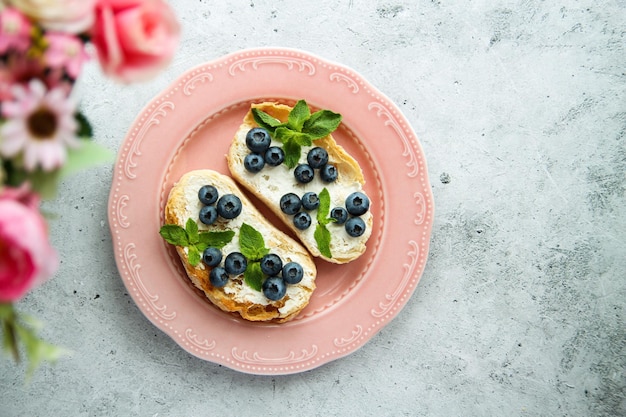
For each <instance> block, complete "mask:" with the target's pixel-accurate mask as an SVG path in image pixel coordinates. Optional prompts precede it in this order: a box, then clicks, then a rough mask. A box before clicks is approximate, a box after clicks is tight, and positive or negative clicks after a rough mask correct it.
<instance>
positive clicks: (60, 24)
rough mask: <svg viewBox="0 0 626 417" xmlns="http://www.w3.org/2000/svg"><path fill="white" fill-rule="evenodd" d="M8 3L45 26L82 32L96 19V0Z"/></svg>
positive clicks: (15, 0) (63, 30)
mask: <svg viewBox="0 0 626 417" xmlns="http://www.w3.org/2000/svg"><path fill="white" fill-rule="evenodd" d="M6 2H7V3H8V4H10V5H12V6H14V7H15V8H17V9H19V10H20V11H21V12H22V13H24V14H25V15H26V16H28V17H30V18H31V19H33V20H36V21H38V22H39V23H40V24H41V25H42V26H43V27H44V28H46V29H50V30H58V31H62V32H69V33H80V32H83V31H86V30H87V29H89V28H90V27H91V25H92V24H93V21H94V13H95V0H8V1H6Z"/></svg>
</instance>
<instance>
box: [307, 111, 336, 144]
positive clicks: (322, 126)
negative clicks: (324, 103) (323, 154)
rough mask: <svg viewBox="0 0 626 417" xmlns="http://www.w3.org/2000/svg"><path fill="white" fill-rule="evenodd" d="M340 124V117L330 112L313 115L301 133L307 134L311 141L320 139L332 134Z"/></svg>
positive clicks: (319, 112) (318, 112) (317, 112)
mask: <svg viewBox="0 0 626 417" xmlns="http://www.w3.org/2000/svg"><path fill="white" fill-rule="evenodd" d="M340 123H341V115H340V114H339V113H334V112H332V111H330V110H320V111H316V112H315V113H313V114H312V115H311V116H310V117H309V118H308V119H307V121H306V122H304V125H303V126H302V133H308V134H309V135H311V137H312V138H313V139H320V138H323V137H325V136H328V135H329V134H331V133H332V132H334V131H335V130H336V129H337V128H338V127H339V124H340Z"/></svg>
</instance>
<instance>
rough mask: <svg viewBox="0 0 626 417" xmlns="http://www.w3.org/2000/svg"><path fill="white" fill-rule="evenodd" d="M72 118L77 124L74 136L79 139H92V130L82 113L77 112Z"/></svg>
mask: <svg viewBox="0 0 626 417" xmlns="http://www.w3.org/2000/svg"><path fill="white" fill-rule="evenodd" d="M74 118H75V119H76V121H77V122H78V131H77V132H76V136H78V137H79V138H90V139H91V137H93V128H92V127H91V124H90V123H89V120H87V117H86V116H85V115H84V114H83V113H81V112H78V113H76V114H75V115H74Z"/></svg>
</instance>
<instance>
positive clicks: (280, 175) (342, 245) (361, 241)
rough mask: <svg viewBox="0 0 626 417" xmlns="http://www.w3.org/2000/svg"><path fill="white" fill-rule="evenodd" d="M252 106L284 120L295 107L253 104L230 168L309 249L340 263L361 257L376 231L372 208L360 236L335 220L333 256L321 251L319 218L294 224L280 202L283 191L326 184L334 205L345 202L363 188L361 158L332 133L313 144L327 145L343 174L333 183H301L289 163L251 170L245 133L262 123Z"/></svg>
mask: <svg viewBox="0 0 626 417" xmlns="http://www.w3.org/2000/svg"><path fill="white" fill-rule="evenodd" d="M252 108H257V109H259V110H262V111H264V112H265V113H268V114H269V115H271V116H273V117H274V118H276V119H278V120H280V121H282V122H286V121H287V118H288V116H289V112H290V111H291V109H292V108H291V107H290V106H288V105H286V104H281V103H277V102H263V103H258V104H252V106H251V109H250V111H248V113H247V114H246V115H245V117H244V119H243V122H242V124H241V125H240V127H239V129H238V130H237V132H236V134H235V137H234V139H233V142H232V144H231V146H230V148H229V152H228V154H227V157H226V158H227V162H228V168H229V169H230V172H231V175H232V176H233V178H234V179H235V180H236V181H237V182H238V183H239V184H241V185H242V186H243V187H244V188H246V189H247V190H248V191H250V192H251V193H253V194H254V195H255V196H256V197H258V198H259V200H261V201H262V202H263V203H264V204H265V205H266V206H267V207H268V208H269V209H270V210H272V212H274V214H276V216H277V217H278V218H280V219H281V220H282V221H283V222H284V223H285V225H286V226H287V227H289V228H290V229H291V230H292V231H293V233H294V234H295V235H296V236H297V237H298V239H299V240H300V242H301V243H302V244H303V245H304V246H305V247H306V248H307V249H308V250H309V252H310V253H311V255H313V256H315V257H319V258H321V259H324V260H326V261H328V262H332V263H336V264H344V263H348V262H350V261H353V260H355V259H357V258H358V257H360V256H361V255H362V254H363V253H364V252H365V250H366V249H367V246H366V242H367V240H368V239H369V237H370V235H371V231H372V225H373V216H372V214H371V212H370V211H368V212H367V213H365V214H364V215H363V216H361V217H362V218H363V220H364V221H365V224H366V226H367V228H366V231H365V233H364V234H363V235H362V236H360V237H358V238H353V237H349V236H348V235H347V233H346V232H345V230H344V229H343V227H341V226H338V225H334V224H330V225H329V231H330V232H331V254H332V257H330V258H328V257H326V256H324V255H322V254H321V253H320V250H319V248H318V246H317V242H316V241H315V239H314V236H313V230H314V229H315V219H313V222H314V223H313V225H312V227H310V228H309V229H307V230H305V231H302V230H299V229H298V228H296V227H295V226H294V224H293V221H292V216H290V215H286V214H284V213H283V212H282V211H281V209H280V205H279V201H280V195H279V194H281V193H282V194H285V193H288V192H295V193H296V194H298V195H300V196H302V195H303V194H304V192H306V191H314V192H316V193H319V192H320V191H321V190H322V188H324V187H326V188H327V189H328V190H329V192H330V193H331V199H332V200H333V203H331V208H332V207H335V206H337V205H343V201H345V197H347V195H348V194H350V193H351V192H354V191H363V186H364V185H365V178H364V177H363V172H362V170H361V167H360V166H359V164H358V162H357V161H356V160H355V159H354V158H353V157H352V156H351V155H349V154H348V153H347V152H346V151H345V150H344V148H343V147H342V146H340V145H338V144H337V142H336V141H335V139H334V138H333V136H332V135H328V136H326V137H324V138H321V139H318V140H315V141H314V143H313V146H320V147H322V148H324V149H326V151H327V152H328V155H329V162H330V163H332V164H333V165H335V166H336V167H337V170H338V172H339V178H338V180H337V181H336V182H335V183H333V184H330V185H326V184H323V183H322V182H321V181H320V180H318V179H316V180H314V182H312V183H311V184H306V185H303V184H299V183H297V181H295V179H294V178H293V173H292V171H291V170H287V169H286V168H285V166H278V167H269V168H268V166H266V167H265V168H264V170H263V171H261V172H259V173H256V174H252V173H250V172H248V171H247V170H246V169H245V167H244V164H243V160H244V158H245V156H246V155H247V154H248V153H249V152H250V151H249V150H248V148H247V146H246V143H245V134H246V133H247V132H248V131H249V130H250V129H252V128H253V127H257V126H258V124H257V123H256V122H255V121H254V116H253V114H252ZM278 144H279V143H275V142H274V141H272V145H278ZM308 149H310V148H303V150H302V157H301V161H302V160H303V159H304V161H306V156H305V155H306V154H305V152H306V151H307V150H308ZM264 175H265V176H268V177H269V179H266V180H264V181H263V180H260V178H261V179H262V178H263V176H264ZM316 182H317V183H316ZM276 184H281V189H280V190H279V191H277V192H276V191H275V190H273V188H272V187H275V186H276ZM277 193H278V194H277ZM372 203H373V202H372ZM312 217H314V216H312Z"/></svg>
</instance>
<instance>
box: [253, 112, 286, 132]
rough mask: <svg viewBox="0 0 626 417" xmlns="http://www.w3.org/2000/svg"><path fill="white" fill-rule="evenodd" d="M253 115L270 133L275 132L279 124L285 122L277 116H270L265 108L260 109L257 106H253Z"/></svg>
mask: <svg viewBox="0 0 626 417" xmlns="http://www.w3.org/2000/svg"><path fill="white" fill-rule="evenodd" d="M251 111H252V117H253V118H254V121H255V122H256V123H257V124H258V125H259V126H261V127H262V128H264V129H266V130H268V131H269V132H270V133H274V130H275V129H276V128H277V127H279V126H284V125H285V124H284V123H283V122H281V121H280V120H278V119H277V118H275V117H273V116H270V115H269V114H267V113H265V112H264V111H263V110H259V109H257V108H252V110H251Z"/></svg>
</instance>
